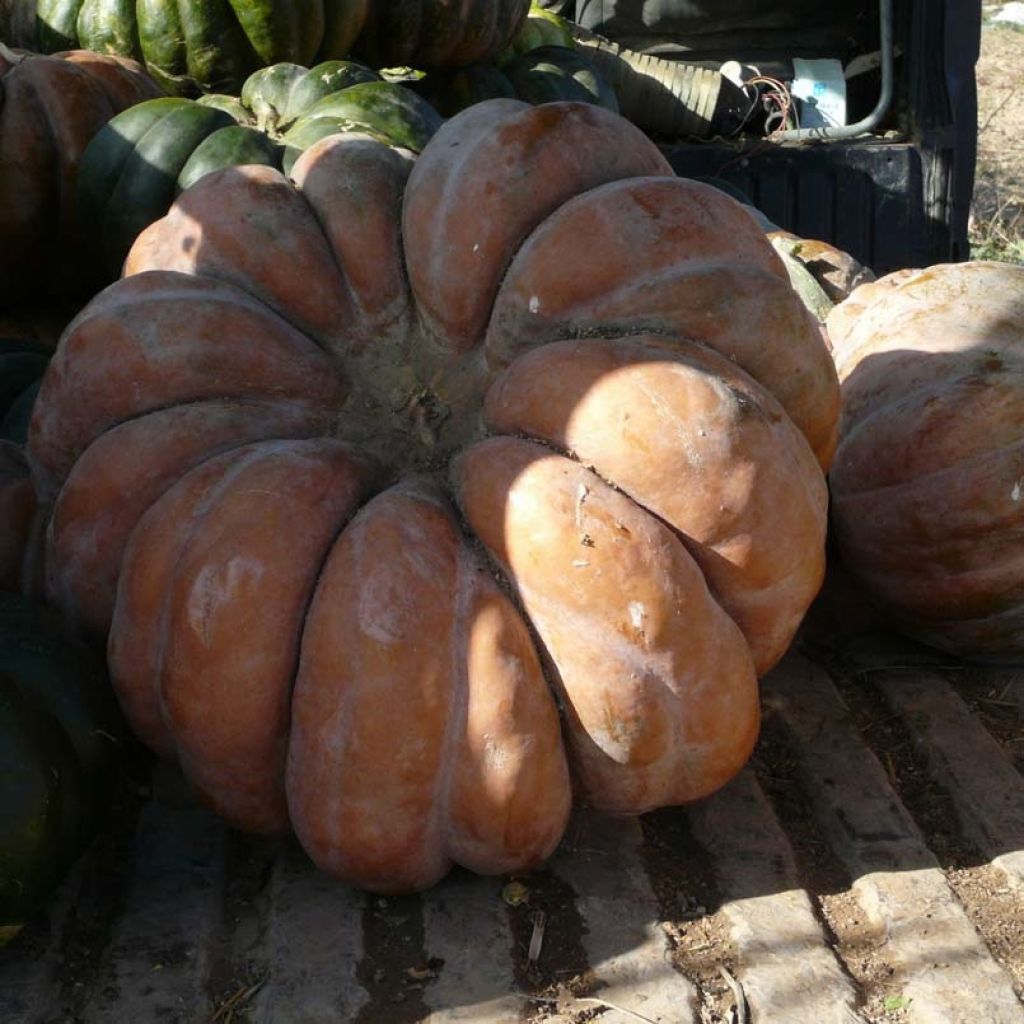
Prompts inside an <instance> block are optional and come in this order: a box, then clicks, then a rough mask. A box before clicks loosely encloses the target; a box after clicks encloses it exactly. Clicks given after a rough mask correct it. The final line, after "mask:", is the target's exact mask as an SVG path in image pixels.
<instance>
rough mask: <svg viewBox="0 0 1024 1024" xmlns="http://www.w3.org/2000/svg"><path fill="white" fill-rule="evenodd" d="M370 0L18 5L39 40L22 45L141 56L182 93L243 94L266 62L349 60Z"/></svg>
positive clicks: (34, 0) (77, 0) (30, 0)
mask: <svg viewBox="0 0 1024 1024" xmlns="http://www.w3.org/2000/svg"><path fill="white" fill-rule="evenodd" d="M369 2H370V0H15V4H16V5H18V6H19V7H21V8H30V9H34V12H35V24H36V38H35V39H34V40H31V41H21V42H23V43H24V42H31V43H32V44H33V45H34V48H37V49H39V50H40V51H41V52H43V53H53V52H56V51H58V50H67V49H72V48H74V47H78V46H80V47H82V48H84V49H88V50H95V51H97V52H99V53H114V54H119V55H121V56H127V57H134V58H135V59H136V60H141V61H144V62H145V64H146V66H147V68H148V69H149V72H150V74H151V75H152V76H153V77H154V78H155V79H156V80H157V81H158V82H159V83H160V85H161V87H162V88H163V89H164V90H165V91H167V92H169V93H172V94H174V95H196V94H198V93H199V92H215V91H225V92H232V91H237V90H238V88H239V87H240V86H241V84H242V82H243V81H244V79H245V78H246V76H247V75H249V74H251V73H252V72H253V71H254V70H255V69H256V68H259V67H263V66H265V65H269V64H275V63H278V62H280V61H295V62H297V63H300V64H311V63H314V62H316V61H317V59H327V58H332V57H344V56H347V55H348V53H349V51H350V50H351V48H352V45H353V43H354V41H355V39H356V37H357V36H358V34H359V32H360V31H361V29H362V27H363V23H364V21H365V19H366V13H367V8H368V6H369ZM30 14H31V10H29V11H28V15H30ZM26 17H27V15H26V14H25V13H24V12H22V16H21V17H20V18H19V19H18V20H19V22H24V21H25V20H26Z"/></svg>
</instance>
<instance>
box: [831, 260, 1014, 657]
mask: <svg viewBox="0 0 1024 1024" xmlns="http://www.w3.org/2000/svg"><path fill="white" fill-rule="evenodd" d="M828 329H829V333H830V335H831V337H832V343H833V345H834V347H835V358H836V363H837V366H838V369H839V376H840V378H841V380H842V387H843V397H844V413H843V431H842V438H841V440H840V444H839V450H838V453H837V456H836V462H835V466H834V467H833V470H832V477H831V481H832V493H833V499H834V515H835V523H836V533H837V537H838V540H839V544H840V550H841V552H842V554H843V556H844V558H845V559H846V560H847V562H849V565H850V568H851V569H852V570H853V572H854V573H855V574H856V575H857V576H858V577H859V578H860V580H861V581H862V582H863V583H864V585H865V586H866V587H867V588H868V590H869V591H870V592H871V593H872V594H873V595H875V597H876V598H877V599H878V600H879V601H880V602H881V603H882V604H883V605H884V606H885V607H886V608H887V609H888V610H889V611H890V612H891V614H892V616H893V618H894V621H896V622H898V623H900V624H902V626H903V627H904V628H905V629H906V630H907V631H908V632H910V633H911V634H913V635H914V636H916V637H918V638H920V639H921V640H924V641H925V642H927V643H929V644H932V645H934V646H936V647H939V648H942V649H945V650H949V651H954V652H957V653H959V654H962V655H967V656H976V657H984V658H1000V659H1003V658H1005V659H1009V660H1021V659H1022V658H1024V268H1021V267H1014V266H1010V265H1008V264H1002V263H985V262H978V263H966V264H959V265H946V266H936V267H932V268H930V269H928V270H924V271H907V270H904V271H899V272H897V273H896V274H892V275H889V276H888V277H884V278H882V279H881V280H879V281H878V282H876V283H874V284H869V285H864V286H862V287H861V288H858V289H857V290H856V291H855V292H854V293H853V295H852V296H851V297H850V298H849V299H847V301H846V302H844V303H843V304H842V305H840V306H837V307H836V309H835V310H834V312H833V313H832V315H831V316H830V318H829V321H828Z"/></svg>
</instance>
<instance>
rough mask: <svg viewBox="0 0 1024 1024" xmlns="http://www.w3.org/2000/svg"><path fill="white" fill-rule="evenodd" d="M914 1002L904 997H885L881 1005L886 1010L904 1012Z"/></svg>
mask: <svg viewBox="0 0 1024 1024" xmlns="http://www.w3.org/2000/svg"><path fill="white" fill-rule="evenodd" d="M913 1001H914V1000H913V999H907V998H906V997H905V996H886V999H885V1002H884V1003H883V1004H882V1005H883V1006H884V1007H885V1008H886V1009H887V1010H905V1009H906V1008H907V1007H908V1006H909V1005H910V1004H911V1003H912V1002H913Z"/></svg>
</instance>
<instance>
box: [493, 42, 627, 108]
mask: <svg viewBox="0 0 1024 1024" xmlns="http://www.w3.org/2000/svg"><path fill="white" fill-rule="evenodd" d="M504 71H505V74H506V75H508V78H509V81H510V82H511V83H512V86H513V88H514V89H515V91H516V95H517V96H518V97H519V98H520V99H521V100H526V102H527V103H534V104H537V103H556V102H559V101H563V100H576V101H579V102H581V103H596V104H597V105H598V106H599V107H605V108H606V109H608V110H613V111H615V113H618V111H619V104H618V101H617V100H616V98H615V90H614V89H613V88H612V87H611V86H610V85H609V84H608V82H607V81H606V80H605V79H604V77H603V76H602V75H601V72H600V71H598V70H597V68H596V67H595V66H594V64H593V63H592V62H591V61H590V60H589V59H588V58H587V57H586V56H585V55H584V54H582V53H578V52H577V51H576V50H571V49H569V48H568V47H565V46H540V47H538V48H537V49H534V50H530V51H529V52H528V53H523V54H520V56H518V57H516V58H515V59H514V60H512V61H510V62H509V63H508V64H506V65H505V68H504Z"/></svg>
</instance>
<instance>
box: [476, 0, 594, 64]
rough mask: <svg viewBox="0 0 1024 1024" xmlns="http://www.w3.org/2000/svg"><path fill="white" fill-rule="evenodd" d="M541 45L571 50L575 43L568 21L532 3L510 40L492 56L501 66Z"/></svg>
mask: <svg viewBox="0 0 1024 1024" xmlns="http://www.w3.org/2000/svg"><path fill="white" fill-rule="evenodd" d="M541 46H564V47H565V48H566V49H570V50H571V49H573V48H574V46H575V43H574V41H573V35H572V29H571V28H570V23H569V22H568V21H566V20H565V18H562V17H559V16H558V15H557V14H555V12H554V11H549V10H546V9H545V8H543V7H537V6H536V5H534V6H532V7H531V8H530V12H529V14H528V15H527V17H526V20H525V21H524V22H523V24H522V25H521V26H520V29H519V31H518V32H517V33H516V34H515V35H514V36H513V37H512V41H511V42H510V43H509V44H508V46H507V47H506V48H505V49H504V50H502V51H501V53H499V54H498V55H497V57H495V58H494V63H495V64H497V65H498V67H502V66H503V65H505V64H508V63H509V62H510V61H513V60H515V58H516V57H518V56H519V55H520V54H521V53H529V52H530V50H536V49H538V48H539V47H541Z"/></svg>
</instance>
